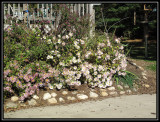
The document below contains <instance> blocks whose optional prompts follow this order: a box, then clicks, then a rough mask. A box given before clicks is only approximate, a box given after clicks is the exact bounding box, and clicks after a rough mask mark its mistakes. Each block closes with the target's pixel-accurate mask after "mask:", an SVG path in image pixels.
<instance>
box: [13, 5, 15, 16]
mask: <svg viewBox="0 0 160 122" xmlns="http://www.w3.org/2000/svg"><path fill="white" fill-rule="evenodd" d="M13 17H15V4H13Z"/></svg>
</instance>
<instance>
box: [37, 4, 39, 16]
mask: <svg viewBox="0 0 160 122" xmlns="http://www.w3.org/2000/svg"><path fill="white" fill-rule="evenodd" d="M37 17H38V18H39V4H37Z"/></svg>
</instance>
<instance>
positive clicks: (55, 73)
mask: <svg viewBox="0 0 160 122" xmlns="http://www.w3.org/2000/svg"><path fill="white" fill-rule="evenodd" d="M63 16H66V17H70V19H71V16H68V13H65V14H64V15H63ZM66 20H68V19H66V18H63V19H62V21H61V23H63V21H66ZM82 20H83V19H82ZM79 21H80V20H78V21H77V23H79ZM80 22H81V21H80ZM61 23H60V24H61ZM69 24H70V23H69ZM72 24H73V23H72ZM72 27H73V26H72ZM68 30H70V29H68ZM68 30H67V31H65V33H58V34H57V35H56V34H52V33H47V34H45V33H43V29H42V28H38V27H34V28H32V29H30V28H27V26H25V25H23V24H17V23H14V21H13V23H12V25H11V26H9V27H8V28H7V29H6V30H4V82H3V84H4V96H5V97H10V96H11V95H13V94H16V95H18V96H20V100H21V101H24V100H25V99H27V98H29V97H30V96H32V95H34V94H37V93H39V90H40V89H43V88H45V87H48V88H50V89H54V88H55V89H57V90H60V89H62V88H67V89H76V87H77V86H80V85H81V84H87V85H88V86H89V87H91V88H95V87H99V88H106V87H108V86H112V84H113V82H114V80H115V78H116V77H117V76H121V75H122V76H125V75H126V66H127V61H126V56H125V55H124V50H123V48H124V47H123V45H122V44H121V43H120V39H113V40H112V39H109V38H107V39H105V38H96V37H95V38H94V39H89V38H84V36H83V37H82V35H83V34H84V32H82V33H80V32H79V36H78V35H76V34H75V35H74V32H75V30H74V29H73V30H72V29H71V30H70V31H68ZM62 31H63V28H62Z"/></svg>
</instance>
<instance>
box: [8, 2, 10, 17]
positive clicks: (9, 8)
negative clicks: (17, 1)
mask: <svg viewBox="0 0 160 122" xmlns="http://www.w3.org/2000/svg"><path fill="white" fill-rule="evenodd" d="M8 14H9V15H10V4H8Z"/></svg>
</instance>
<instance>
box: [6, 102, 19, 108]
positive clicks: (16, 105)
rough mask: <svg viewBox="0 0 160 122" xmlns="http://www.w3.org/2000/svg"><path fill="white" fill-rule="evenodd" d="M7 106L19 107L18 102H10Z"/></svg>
mask: <svg viewBox="0 0 160 122" xmlns="http://www.w3.org/2000/svg"><path fill="white" fill-rule="evenodd" d="M5 106H6V108H17V107H18V104H16V103H13V102H8V103H7V104H6V105H5Z"/></svg>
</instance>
